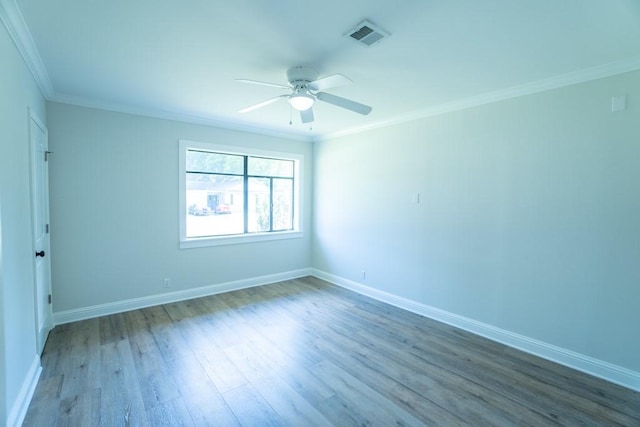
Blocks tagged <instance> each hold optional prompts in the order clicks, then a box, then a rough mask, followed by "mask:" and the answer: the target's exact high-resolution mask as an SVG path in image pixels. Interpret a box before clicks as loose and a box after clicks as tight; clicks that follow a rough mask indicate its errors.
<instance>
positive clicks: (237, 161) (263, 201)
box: [179, 141, 302, 248]
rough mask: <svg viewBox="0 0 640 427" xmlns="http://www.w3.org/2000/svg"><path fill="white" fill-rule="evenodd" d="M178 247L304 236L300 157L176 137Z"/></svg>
mask: <svg viewBox="0 0 640 427" xmlns="http://www.w3.org/2000/svg"><path fill="white" fill-rule="evenodd" d="M179 157H180V246H181V247H183V248H185V247H195V246H211V245H220V244H232V243H234V244H235V243H244V242H253V241H260V240H273V239H283V238H297V237H302V230H301V226H300V206H301V203H300V199H301V194H300V187H301V186H300V182H301V168H302V156H300V155H296V154H286V153H277V152H269V151H264V150H256V149H250V148H239V147H232V146H223V145H217V144H208V143H201V142H192V141H180V156H179Z"/></svg>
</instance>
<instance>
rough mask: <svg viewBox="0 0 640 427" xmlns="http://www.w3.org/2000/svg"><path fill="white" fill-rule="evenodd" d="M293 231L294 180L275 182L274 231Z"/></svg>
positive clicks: (277, 180)
mask: <svg viewBox="0 0 640 427" xmlns="http://www.w3.org/2000/svg"><path fill="white" fill-rule="evenodd" d="M292 229H293V180H292V179H277V178H274V180H273V230H274V231H282V230H292Z"/></svg>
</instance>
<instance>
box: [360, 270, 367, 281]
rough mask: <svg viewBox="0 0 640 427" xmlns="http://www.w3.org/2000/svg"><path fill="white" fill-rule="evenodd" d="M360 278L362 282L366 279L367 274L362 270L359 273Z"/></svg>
mask: <svg viewBox="0 0 640 427" xmlns="http://www.w3.org/2000/svg"><path fill="white" fill-rule="evenodd" d="M360 278H361V279H362V280H364V279H366V278H367V272H366V271H364V270H362V271H360Z"/></svg>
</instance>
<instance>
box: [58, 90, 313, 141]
mask: <svg viewBox="0 0 640 427" xmlns="http://www.w3.org/2000/svg"><path fill="white" fill-rule="evenodd" d="M47 100H48V101H50V102H57V103H60V104H69V105H75V106H79V107H86V108H95V109H98V110H106V111H112V112H115V113H124V114H132V115H136V116H144V117H149V118H154V119H163V120H171V121H175V122H180V123H190V124H195V125H202V126H209V127H216V128H220V129H228V130H233V131H237V132H246V133H251V134H257V135H263V136H270V137H274V138H282V139H288V140H293V141H300V142H313V140H312V138H311V136H308V135H304V134H301V133H293V132H284V131H281V130H278V129H274V128H265V127H260V126H254V125H251V124H248V123H242V122H232V121H226V120H218V119H214V118H207V117H201V116H194V115H190V114H183V113H175V112H170V111H163V110H159V109H155V108H146V107H135V106H131V105H125V104H120V103H117V102H105V101H96V100H93V99H89V98H84V97H78V96H70V95H61V94H55V95H52V96H50V97H49V98H47Z"/></svg>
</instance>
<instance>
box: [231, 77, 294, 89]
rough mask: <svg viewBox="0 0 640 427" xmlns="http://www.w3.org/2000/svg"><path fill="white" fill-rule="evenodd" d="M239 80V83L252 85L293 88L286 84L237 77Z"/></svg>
mask: <svg viewBox="0 0 640 427" xmlns="http://www.w3.org/2000/svg"><path fill="white" fill-rule="evenodd" d="M236 81H237V82H239V83H250V84H252V85H261V86H270V87H277V88H280V89H291V87H290V86H285V85H281V84H278V83H268V82H261V81H258V80H248V79H236Z"/></svg>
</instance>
